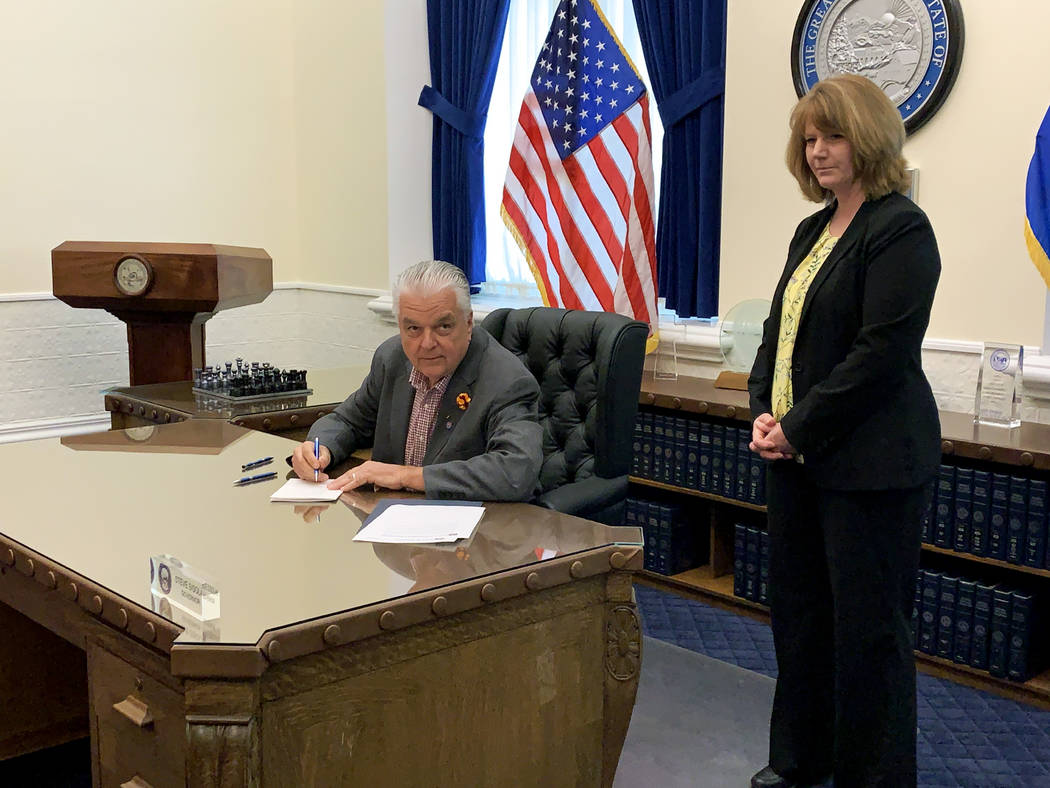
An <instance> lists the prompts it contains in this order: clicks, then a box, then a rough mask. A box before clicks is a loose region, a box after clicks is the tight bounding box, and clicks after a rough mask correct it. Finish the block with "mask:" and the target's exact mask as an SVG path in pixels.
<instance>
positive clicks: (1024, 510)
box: [1006, 476, 1028, 564]
mask: <svg viewBox="0 0 1050 788" xmlns="http://www.w3.org/2000/svg"><path fill="white" fill-rule="evenodd" d="M1027 535H1028V479H1025V478H1024V477H1022V476H1011V477H1010V498H1009V500H1008V502H1007V504H1006V560H1007V561H1009V562H1010V563H1011V564H1020V563H1023V561H1024V546H1025V537H1026V536H1027Z"/></svg>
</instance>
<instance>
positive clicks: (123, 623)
mask: <svg viewBox="0 0 1050 788" xmlns="http://www.w3.org/2000/svg"><path fill="white" fill-rule="evenodd" d="M117 626H119V627H120V628H121V629H127V628H128V611H127V610H125V609H124V608H120V610H118V611H117Z"/></svg>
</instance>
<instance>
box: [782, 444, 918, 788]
mask: <svg viewBox="0 0 1050 788" xmlns="http://www.w3.org/2000/svg"><path fill="white" fill-rule="evenodd" d="M931 491H932V485H930V486H923V487H920V488H914V489H907V490H879V491H845V492H844V491H839V490H827V489H822V488H818V487H816V486H814V485H813V484H812V483H811V482H810V481H809V480H808V479H807V477H806V473H805V468H804V466H801V465H799V464H797V463H793V462H786V461H781V462H775V463H771V464H770V466H769V470H768V479H767V505H768V510H769V516H768V521H769V536H770V560H769V603H770V609H771V616H772V625H773V642H774V645H775V646H776V653H777V664H778V666H779V676H778V679H777V687H776V694H775V696H774V700H773V713H772V718H771V721H770V735H769V752H770V756H769V762H770V765H771V766H772V767H773V768H774V769H775V770H776V771H777V773H779V774H780V775H782V776H784V777H789V778H792V779H794V780H796V781H797V782H799V784H802V785H805V784H807V783H814V782H818V781H819V780H821V779H823V778H824V777H826V776H827V775H829V774H832V773H834V775H835V786H836V788H854V787H855V786H894V787H896V786H902V788H903V787H904V786H908V787H909V788H910V787H913V786H915V783H916V769H915V725H916V710H915V655H914V652H913V648H914V644H913V642H912V634H911V608H912V602H913V598H914V594H915V579H916V574H917V572H918V568H919V551H920V526H921V519H922V515H923V511H924V508H925V505H926V501H927V498H928V496H929V495H930V493H931Z"/></svg>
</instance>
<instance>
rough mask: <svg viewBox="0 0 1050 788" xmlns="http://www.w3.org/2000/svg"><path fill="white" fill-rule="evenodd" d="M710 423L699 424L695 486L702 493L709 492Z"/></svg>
mask: <svg viewBox="0 0 1050 788" xmlns="http://www.w3.org/2000/svg"><path fill="white" fill-rule="evenodd" d="M711 440H712V437H711V422H709V421H702V422H700V468H699V469H698V470H697V480H696V483H697V486H698V488H699V489H700V490H701V491H703V492H711V490H712V486H711Z"/></svg>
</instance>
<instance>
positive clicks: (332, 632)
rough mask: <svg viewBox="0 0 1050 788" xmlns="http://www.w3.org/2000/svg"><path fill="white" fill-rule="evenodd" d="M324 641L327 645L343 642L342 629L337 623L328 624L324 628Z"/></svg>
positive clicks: (336, 644)
mask: <svg viewBox="0 0 1050 788" xmlns="http://www.w3.org/2000/svg"><path fill="white" fill-rule="evenodd" d="M322 637H323V638H324V642H325V643H326V644H327V645H329V646H338V645H339V644H340V643H342V642H343V630H341V629H340V628H339V625H338V624H329V625H328V626H327V627H325V629H324V635H322Z"/></svg>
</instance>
